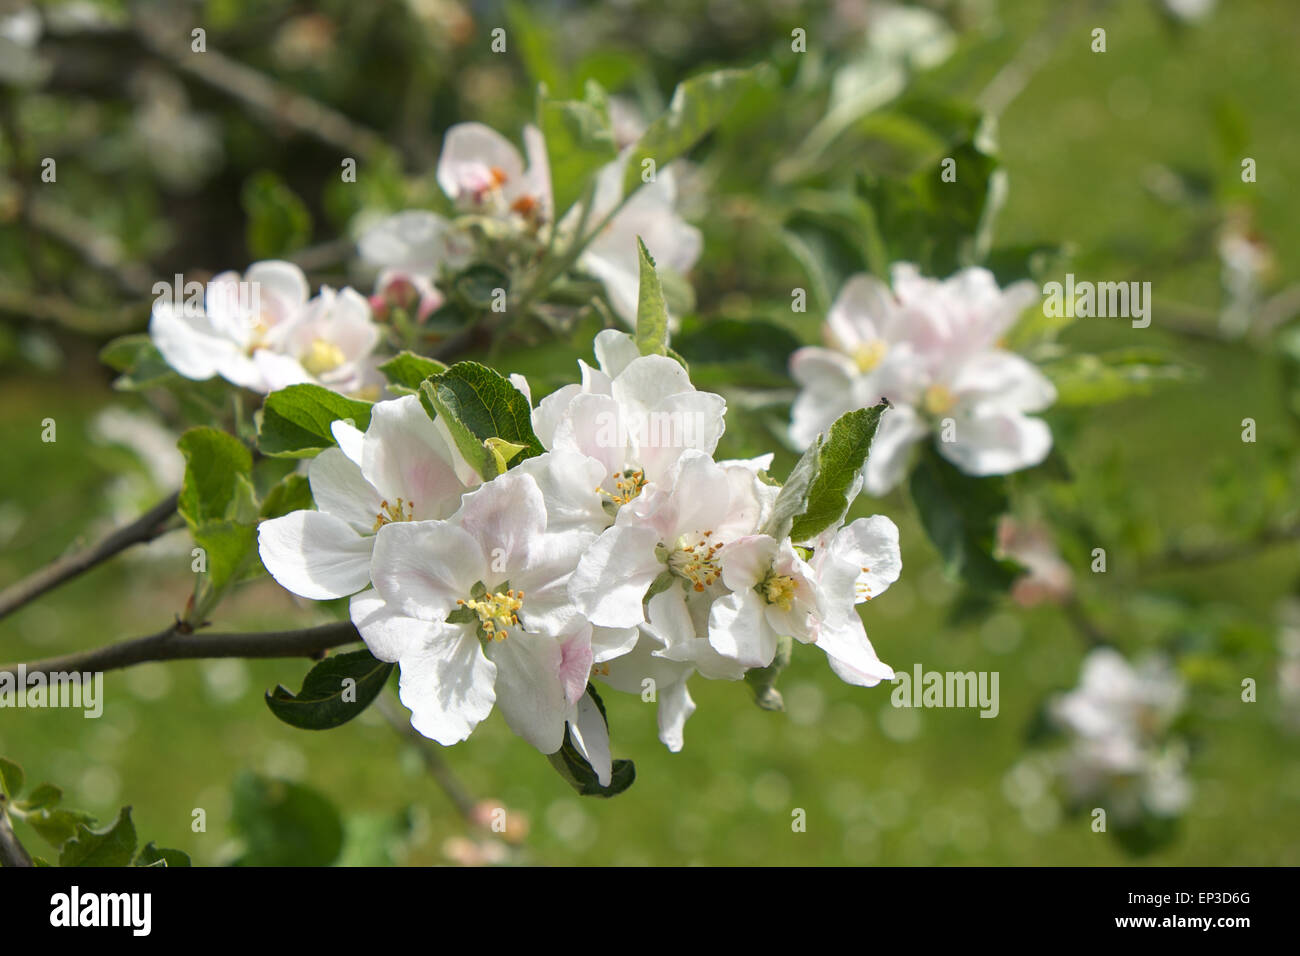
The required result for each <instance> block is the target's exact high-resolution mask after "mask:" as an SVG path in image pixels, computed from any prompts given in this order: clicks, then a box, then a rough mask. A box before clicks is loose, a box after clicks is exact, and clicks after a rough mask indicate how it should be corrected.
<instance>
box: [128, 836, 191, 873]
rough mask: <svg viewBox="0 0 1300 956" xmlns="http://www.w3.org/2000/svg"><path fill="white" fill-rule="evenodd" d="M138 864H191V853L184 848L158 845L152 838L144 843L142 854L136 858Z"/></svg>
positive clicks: (168, 865) (169, 865) (170, 865)
mask: <svg viewBox="0 0 1300 956" xmlns="http://www.w3.org/2000/svg"><path fill="white" fill-rule="evenodd" d="M135 865H136V866H167V867H172V866H189V865H190V855H189V854H188V853H185V852H184V851H182V850H169V849H167V848H166V847H158V846H156V845H155V844H154V842H153V841H152V840H150V841H149V842H148V843H146V844H145V845H144V849H142V850H141V851H140V855H139V856H137V857H136V858H135Z"/></svg>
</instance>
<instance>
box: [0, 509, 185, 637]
mask: <svg viewBox="0 0 1300 956" xmlns="http://www.w3.org/2000/svg"><path fill="white" fill-rule="evenodd" d="M176 498H177V496H176V494H175V493H173V494H170V495H168V496H167V497H166V498H164V499H163V500H162V501H160V502H158V504H156V505H154V506H153V507H152V508H150V509H149V510H148V511H147V512H145V513H144V514H143V515H141V516H140V517H139V518H137V519H136V520H135V521H133V522H131V523H130V524H129V525H126V526H125V527H122V528H118V529H117V530H116V531H114V532H113V533H112V534H110V535H109V536H108V537H106V538H104V539H103V540H102V541H100V542H99V543H98V544H95V545H92V546H91V547H89V548H86V549H85V550H83V551H77V552H75V553H73V554H67V555H64V556H63V557H61V558H59V559H57V560H56V561H54V562H52V563H50V564H47V565H46V566H45V567H43V568H41V569H40V570H39V571H36V572H34V573H33V574H29V575H28V576H27V577H25V578H23V579H22V580H21V581H18V582H16V583H14V584H11V585H9V587H7V588H5V589H4V590H3V591H0V618H3V617H5V616H7V615H9V614H11V613H13V612H14V611H16V610H17V609H18V608H20V607H22V606H23V605H24V604H26V603H28V602H29V601H33V600H35V599H36V598H38V597H40V596H41V595H42V594H44V593H45V592H46V591H49V590H51V589H52V588H56V587H58V586H59V585H60V584H62V583H64V582H65V581H71V580H72V579H73V578H75V577H76V576H77V575H79V574H81V573H82V572H83V571H88V570H90V569H91V568H93V567H94V566H95V565H97V564H100V563H102V562H104V561H107V560H108V559H109V558H111V557H113V555H115V554H117V553H119V552H121V551H125V550H126V549H127V548H129V547H131V546H132V545H136V544H143V543H144V542H146V541H152V540H153V539H154V538H156V537H158V536H159V535H160V534H162V533H163V531H165V530H166V524H167V520H168V519H169V518H170V517H171V516H172V515H173V514H175V513H176Z"/></svg>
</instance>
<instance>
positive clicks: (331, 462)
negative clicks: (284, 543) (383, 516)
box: [307, 448, 380, 534]
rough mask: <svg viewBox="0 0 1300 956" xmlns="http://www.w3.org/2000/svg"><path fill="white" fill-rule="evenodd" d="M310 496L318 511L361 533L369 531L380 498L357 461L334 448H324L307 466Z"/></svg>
mask: <svg viewBox="0 0 1300 956" xmlns="http://www.w3.org/2000/svg"><path fill="white" fill-rule="evenodd" d="M307 480H308V481H309V482H310V483H311V495H312V498H313V499H314V500H315V502H316V507H317V508H318V509H319V510H320V511H324V512H326V513H327V514H332V515H334V516H335V517H337V518H342V519H343V520H344V521H346V522H348V523H349V524H350V525H352V527H353V528H355V529H356V530H357V531H358V532H360V533H361V534H373V533H374V531H375V527H374V525H375V518H376V517H377V516H378V515H379V513H380V498H379V492H377V491H376V490H375V488H374V486H373V485H371V484H370V482H368V481H366V479H365V476H364V475H362V474H361V469H360V468H359V467H358V466H357V464H356V463H355V462H354V461H352V460H351V459H350V458H348V456H347V455H345V454H344V453H343V452H342V451H341V450H340V449H338V448H326V449H325V450H324V451H323V452H321V453H320V454H319V455H317V456H316V457H315V458H313V459H312V461H311V464H310V465H308V466H307Z"/></svg>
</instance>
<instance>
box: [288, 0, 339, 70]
mask: <svg viewBox="0 0 1300 956" xmlns="http://www.w3.org/2000/svg"><path fill="white" fill-rule="evenodd" d="M336 33H337V27H336V26H335V24H334V21H333V20H331V19H330V18H329V17H327V16H324V15H323V14H319V13H308V14H304V15H302V16H297V17H292V18H290V19H289V20H286V21H285V23H284V25H283V26H281V27H280V29H279V31H278V32H277V33H276V35H275V41H274V52H275V58H276V59H277V60H278V61H279V62H280V64H281V65H282V66H285V67H287V68H289V69H294V70H300V69H305V68H307V67H315V68H317V69H324V68H325V66H326V61H327V60H328V58H329V56H330V55H331V54H332V53H333V52H334V47H335V43H334V41H335V35H336Z"/></svg>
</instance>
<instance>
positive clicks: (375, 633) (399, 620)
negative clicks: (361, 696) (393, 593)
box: [348, 588, 432, 662]
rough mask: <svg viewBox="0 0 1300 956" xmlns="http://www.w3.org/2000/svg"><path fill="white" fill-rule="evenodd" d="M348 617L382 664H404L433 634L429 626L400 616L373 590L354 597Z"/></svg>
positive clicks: (370, 589)
mask: <svg viewBox="0 0 1300 956" xmlns="http://www.w3.org/2000/svg"><path fill="white" fill-rule="evenodd" d="M348 614H349V616H350V617H351V618H352V623H353V624H355V625H356V627H357V630H358V631H360V632H361V639H362V640H363V641H365V642H366V647H368V648H369V649H370V653H371V654H374V655H375V657H377V658H379V659H380V660H381V661H389V662H395V661H399V660H401V659H402V658H403V657H404V656H405V655H407V654H409V653H412V652H413V651H416V650H418V649H419V648H420V647H422V646H423V645H424V643H425V642H426V641H427V639H428V637H429V635H430V633H432V632H431V631H430V629H429V627H430V626H429V622H427V621H417V620H416V619H415V618H413V617H407V616H406V615H404V614H399V613H397V612H396V611H394V610H393V608H392V607H391V606H390V605H389V604H388V602H387V601H385V600H384V599H383V598H382V597H380V596H379V592H377V591H376V590H375V589H374V588H367V589H366V590H364V591H361V592H360V593H358V594H354V595H352V600H351V602H349V605H348Z"/></svg>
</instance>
